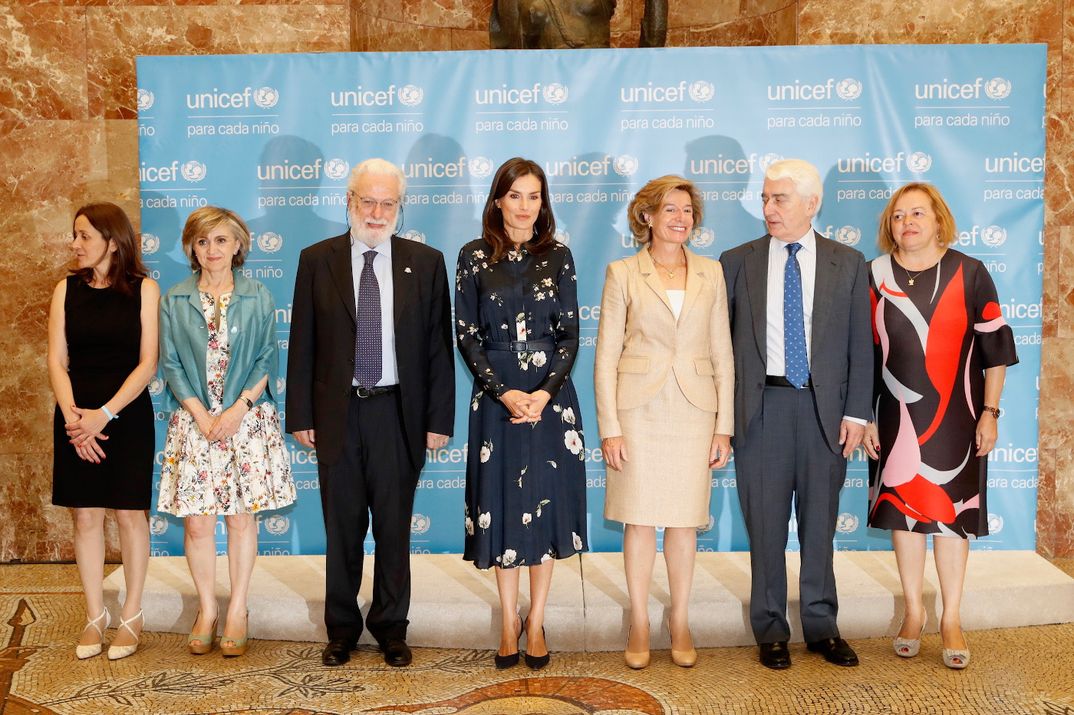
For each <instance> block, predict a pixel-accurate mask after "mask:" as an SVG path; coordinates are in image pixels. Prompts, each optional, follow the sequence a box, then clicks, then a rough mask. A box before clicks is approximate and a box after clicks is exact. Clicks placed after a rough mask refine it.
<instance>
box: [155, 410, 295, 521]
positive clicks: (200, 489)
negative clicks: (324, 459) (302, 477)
mask: <svg viewBox="0 0 1074 715" xmlns="http://www.w3.org/2000/svg"><path fill="white" fill-rule="evenodd" d="M294 500H295V483H294V480H293V479H292V477H291V459H290V455H289V453H288V451H287V447H286V446H285V445H284V441H283V433H282V432H281V430H280V418H279V413H278V412H277V411H276V406H275V405H273V404H272V403H271V402H260V403H258V404H257V405H255V406H254V408H253V409H252V410H250V411H249V412H247V413H246V415H245V416H244V417H243V418H242V422H241V423H240V424H239V429H238V431H237V432H236V433H235V434H234V435H232V436H231V437H230V438H229V439H225V440H219V441H216V442H211V443H210V442H209V441H208V440H207V439H206V438H205V436H204V435H202V433H201V430H199V429H198V425H197V423H195V422H194V418H193V417H192V416H191V415H190V413H189V412H187V411H186V410H185V409H184V408H182V407H179V408H178V409H176V410H175V412H174V413H172V417H171V420H170V421H169V422H168V436H167V438H166V440H165V443H164V463H163V464H162V466H161V469H160V495H159V498H158V499H157V510H158V511H161V512H164V513H167V514H174V515H175V516H193V515H213V514H249V513H253V512H259V511H265V510H271V509H279V508H281V507H285V506H287V505H288V504H291V503H292V502H294Z"/></svg>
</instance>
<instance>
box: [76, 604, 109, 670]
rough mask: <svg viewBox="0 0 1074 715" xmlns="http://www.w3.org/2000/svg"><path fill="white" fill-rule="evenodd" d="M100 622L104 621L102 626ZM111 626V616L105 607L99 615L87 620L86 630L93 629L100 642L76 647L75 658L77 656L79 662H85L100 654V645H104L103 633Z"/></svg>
mask: <svg viewBox="0 0 1074 715" xmlns="http://www.w3.org/2000/svg"><path fill="white" fill-rule="evenodd" d="M102 620H103V621H104V625H103V626H102V625H101V621H102ZM111 624H112V614H111V613H109V612H108V608H107V607H106V608H105V609H104V610H102V611H101V615H99V616H97V617H96V618H90V619H88V620H87V621H86V628H93V630H95V631H97V635H98V636H100V637H101V640H99V641H97V642H96V643H90V644H89V645H76V646H75V656H77V657H78V659H79V660H85V659H86V658H92V657H93V656H95V655H99V654H100V652H101V645H102V644H103V643H104V631H105V629H106V628H108V626H109V625H111ZM86 628H83V629H82V631H83V632H85V630H86Z"/></svg>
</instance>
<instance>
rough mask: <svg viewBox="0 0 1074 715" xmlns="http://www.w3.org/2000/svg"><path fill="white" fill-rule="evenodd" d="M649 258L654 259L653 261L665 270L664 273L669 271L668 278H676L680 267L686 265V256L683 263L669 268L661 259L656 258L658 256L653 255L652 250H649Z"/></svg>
mask: <svg viewBox="0 0 1074 715" xmlns="http://www.w3.org/2000/svg"><path fill="white" fill-rule="evenodd" d="M649 258H651V259H653V263H655V264H656V265H657V266H658V267H659V268H660V269H661V270H662V271H664V273H667V276H668V280H672V279H674V278H675V274H676V273H678V272H679V269H680V268H683V267H685V266H686V260H685V257H684V260H683V262H682V263H681V264H679V265H677V266H672V267H671V268H668V267H667V266H665V265H664V264H663V263H661V262H660V261H658V260H656V256H654V255H653V252H652V251H649Z"/></svg>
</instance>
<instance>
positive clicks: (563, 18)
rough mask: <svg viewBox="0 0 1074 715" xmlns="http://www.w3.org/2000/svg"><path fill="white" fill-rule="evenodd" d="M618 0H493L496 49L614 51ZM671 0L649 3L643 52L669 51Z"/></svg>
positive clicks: (492, 37) (491, 33)
mask: <svg viewBox="0 0 1074 715" xmlns="http://www.w3.org/2000/svg"><path fill="white" fill-rule="evenodd" d="M615 3H616V0H492V14H491V17H490V18H489V39H490V41H491V45H492V47H493V49H500V50H503V49H510V50H522V49H527V50H528V49H564V48H576V47H610V46H611V22H612V15H613V14H614V13H615ZM667 34H668V5H667V0H645V14H644V16H643V17H642V20H641V38H640V39H639V41H638V46H639V47H663V46H664V45H665V43H666V41H667Z"/></svg>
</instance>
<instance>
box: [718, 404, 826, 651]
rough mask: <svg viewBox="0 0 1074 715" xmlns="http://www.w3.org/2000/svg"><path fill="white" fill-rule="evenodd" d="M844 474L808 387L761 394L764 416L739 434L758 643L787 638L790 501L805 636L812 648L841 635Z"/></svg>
mask: <svg viewBox="0 0 1074 715" xmlns="http://www.w3.org/2000/svg"><path fill="white" fill-rule="evenodd" d="M846 468H847V463H846V460H845V459H844V458H843V456H842V454H835V453H833V452H832V451H831V449H830V448H829V447H828V442H827V440H825V439H824V434H823V432H822V431H821V427H820V422H819V420H818V417H817V406H816V402H815V400H814V398H813V391H812V389H811V388H806V389H802V390H796V389H794V388H790V387H765V388H764V396H763V400H762V406H761V411H760V413H759V414H758V415H757V417H755V418H754V419H753V421H752V422H751V423H750V425H749V427H748V428H747V430H746V434H745V435H736V436H735V470H736V475H737V476H736V479H737V483H738V497H739V501H740V502H741V504H742V515H743V517H744V518H745V520H746V530H747V532H748V533H749V537H750V563H751V570H752V576H753V587H752V590H751V594H750V625H751V626H752V627H753V635H754V638H756V640H757V642H758V643H774V642H776V641H786V640H789V639H790V632H791V631H790V625H789V624H788V623H787V568H786V562H785V552H786V549H787V529H788V522H789V521H790V515H791V500H792V498H793V500H794V511H795V514H796V515H797V518H798V541H799V543H800V544H801V561H802V567H801V573H800V576H799V582H798V584H799V591H800V593H801V616H802V630H803V636H804V637H805V640H806V642H807V643H808V642H812V641H818V640H823V639H825V638H838V637H839V627H838V625H836V615H837V613H838V611H839V600H838V597H837V595H836V591H835V573H834V571H833V569H832V539H833V538H834V536H835V521H836V517H837V514H838V510H839V490H840V489H841V488H842V486H843V481H844V480H845V478H846Z"/></svg>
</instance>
